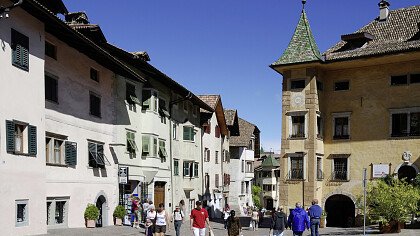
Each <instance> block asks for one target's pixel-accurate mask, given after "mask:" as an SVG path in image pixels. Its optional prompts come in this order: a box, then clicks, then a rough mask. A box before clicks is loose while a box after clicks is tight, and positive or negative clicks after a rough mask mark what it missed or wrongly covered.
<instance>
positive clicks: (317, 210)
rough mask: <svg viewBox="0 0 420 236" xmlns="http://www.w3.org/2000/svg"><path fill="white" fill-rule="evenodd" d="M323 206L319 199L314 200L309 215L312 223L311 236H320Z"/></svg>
mask: <svg viewBox="0 0 420 236" xmlns="http://www.w3.org/2000/svg"><path fill="white" fill-rule="evenodd" d="M321 215H322V208H321V207H320V206H319V205H318V199H314V200H312V206H311V207H310V208H309V217H310V224H311V236H319V232H318V229H319V225H320V224H321Z"/></svg>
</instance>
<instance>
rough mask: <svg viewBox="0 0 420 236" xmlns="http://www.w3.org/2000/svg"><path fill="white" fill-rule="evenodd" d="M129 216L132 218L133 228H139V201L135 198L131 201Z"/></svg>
mask: <svg viewBox="0 0 420 236" xmlns="http://www.w3.org/2000/svg"><path fill="white" fill-rule="evenodd" d="M131 214H133V216H134V220H133V228H135V229H138V228H140V226H139V200H138V198H136V197H133V198H132V200H131Z"/></svg>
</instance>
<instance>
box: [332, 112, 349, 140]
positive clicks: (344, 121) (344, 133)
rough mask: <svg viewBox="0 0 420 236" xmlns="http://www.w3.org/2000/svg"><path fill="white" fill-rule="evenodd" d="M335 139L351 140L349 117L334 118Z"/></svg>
mask: <svg viewBox="0 0 420 236" xmlns="http://www.w3.org/2000/svg"><path fill="white" fill-rule="evenodd" d="M333 138H334V139H349V138H350V125H349V117H334V137H333Z"/></svg>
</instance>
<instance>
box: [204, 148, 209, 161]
mask: <svg viewBox="0 0 420 236" xmlns="http://www.w3.org/2000/svg"><path fill="white" fill-rule="evenodd" d="M204 161H205V162H209V161H210V149H208V148H204Z"/></svg>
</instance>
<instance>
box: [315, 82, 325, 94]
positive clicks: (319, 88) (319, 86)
mask: <svg viewBox="0 0 420 236" xmlns="http://www.w3.org/2000/svg"><path fill="white" fill-rule="evenodd" d="M316 89H317V90H319V91H324V83H322V82H321V81H319V80H317V81H316Z"/></svg>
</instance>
